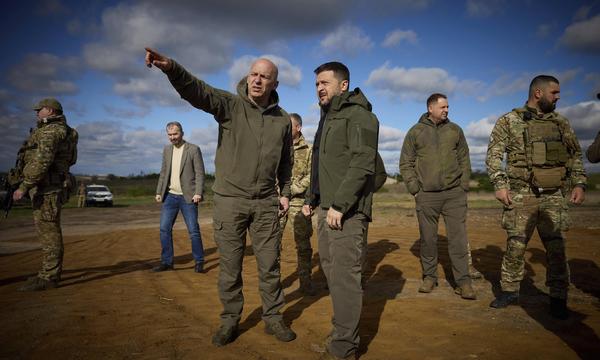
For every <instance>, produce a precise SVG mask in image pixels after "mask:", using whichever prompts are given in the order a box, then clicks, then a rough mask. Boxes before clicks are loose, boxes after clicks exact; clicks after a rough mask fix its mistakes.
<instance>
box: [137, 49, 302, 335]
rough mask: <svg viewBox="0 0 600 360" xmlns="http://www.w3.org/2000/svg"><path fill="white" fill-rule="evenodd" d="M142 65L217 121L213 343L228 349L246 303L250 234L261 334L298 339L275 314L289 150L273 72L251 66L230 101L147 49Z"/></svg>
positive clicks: (263, 65) (259, 64)
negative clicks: (216, 318) (217, 313)
mask: <svg viewBox="0 0 600 360" xmlns="http://www.w3.org/2000/svg"><path fill="white" fill-rule="evenodd" d="M146 65H147V66H152V65H154V66H156V67H158V68H159V69H161V70H162V71H163V72H164V73H165V74H166V75H167V76H168V78H169V81H170V82H171V84H172V85H173V87H174V88H175V90H177V92H178V93H179V95H181V97H182V98H183V99H185V100H186V101H188V102H189V103H190V104H191V105H192V106H194V107H196V108H198V109H201V110H203V111H206V112H208V113H210V114H212V115H214V117H215V120H216V121H217V122H218V123H219V142H218V145H217V153H216V156H215V183H214V185H213V191H214V193H215V195H214V200H213V201H214V210H213V225H214V239H215V242H216V243H217V247H218V248H219V267H220V272H219V285H218V290H219V297H220V299H221V303H222V304H223V308H224V309H223V312H222V313H221V327H220V328H219V330H218V331H217V332H216V333H215V334H214V336H213V339H212V342H213V344H214V345H215V346H223V345H226V344H228V343H230V342H232V341H233V340H235V338H236V336H237V333H238V323H239V321H240V316H241V314H242V307H243V304H244V297H243V294H242V260H243V258H244V249H245V246H246V232H248V231H249V232H250V237H251V239H252V247H253V250H254V254H255V255H256V262H257V264H258V273H259V291H260V295H261V299H262V305H263V313H262V318H263V320H264V321H265V332H266V333H267V334H270V335H275V337H276V338H277V339H278V340H280V341H292V340H294V339H295V338H296V334H295V333H294V332H293V331H292V330H291V329H289V328H288V327H287V326H286V325H285V324H284V323H283V319H282V316H281V313H280V309H281V308H282V307H283V305H284V303H285V301H284V296H283V290H282V286H281V274H280V264H279V252H280V241H281V239H280V237H279V222H278V218H279V215H280V211H281V212H282V213H283V212H286V211H287V210H288V207H289V198H290V177H291V173H292V166H293V148H292V136H291V134H292V131H291V124H290V120H289V115H288V114H287V113H286V112H285V111H284V110H283V109H282V108H281V107H279V105H278V101H279V97H278V95H277V92H276V91H275V89H276V88H277V85H278V81H277V73H278V70H277V66H275V64H273V63H272V62H271V61H269V60H267V59H258V60H257V61H255V62H254V63H253V64H252V66H251V68H250V71H249V73H248V76H247V77H246V78H244V79H242V80H241V81H240V82H239V84H238V86H237V95H234V94H232V93H230V92H227V91H224V90H220V89H216V88H213V87H212V86H210V85H208V84H207V83H205V82H204V81H202V80H199V79H197V78H196V77H194V76H193V75H192V74H190V73H189V72H187V71H186V70H185V69H184V68H183V67H182V66H181V65H179V64H178V63H176V62H175V61H174V60H172V59H170V58H168V57H165V56H163V55H161V54H159V53H157V52H156V51H154V50H152V49H149V48H146ZM276 179H277V182H276ZM276 183H277V184H278V186H279V192H280V194H281V197H280V198H279V199H278V194H277V189H276V187H275V186H276ZM280 209H281V210H280Z"/></svg>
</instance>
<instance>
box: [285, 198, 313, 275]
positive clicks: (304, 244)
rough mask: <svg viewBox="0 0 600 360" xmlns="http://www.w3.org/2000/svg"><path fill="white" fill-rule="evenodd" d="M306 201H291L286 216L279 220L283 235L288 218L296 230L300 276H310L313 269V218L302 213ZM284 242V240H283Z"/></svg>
mask: <svg viewBox="0 0 600 360" xmlns="http://www.w3.org/2000/svg"><path fill="white" fill-rule="evenodd" d="M303 204H304V202H303V201H302V202H299V203H295V202H293V200H292V202H291V203H290V208H289V210H288V212H287V214H285V215H284V216H282V217H281V219H280V220H279V225H280V228H281V235H282V236H283V231H284V230H285V224H286V223H287V221H288V219H289V220H290V223H291V224H290V225H291V226H292V231H293V232H294V242H295V243H296V252H297V256H298V268H297V271H298V277H305V276H310V274H311V271H312V253H313V250H312V247H311V245H310V237H311V236H312V233H313V228H312V221H311V220H312V218H307V217H306V216H304V214H302V206H303ZM282 243H283V242H282Z"/></svg>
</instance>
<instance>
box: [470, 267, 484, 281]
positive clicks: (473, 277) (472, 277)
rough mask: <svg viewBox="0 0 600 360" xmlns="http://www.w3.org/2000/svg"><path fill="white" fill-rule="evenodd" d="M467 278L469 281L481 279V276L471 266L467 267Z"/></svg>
mask: <svg viewBox="0 0 600 360" xmlns="http://www.w3.org/2000/svg"><path fill="white" fill-rule="evenodd" d="M469 277H470V278H471V279H481V278H483V274H482V273H481V272H479V270H477V269H475V267H474V266H473V265H469Z"/></svg>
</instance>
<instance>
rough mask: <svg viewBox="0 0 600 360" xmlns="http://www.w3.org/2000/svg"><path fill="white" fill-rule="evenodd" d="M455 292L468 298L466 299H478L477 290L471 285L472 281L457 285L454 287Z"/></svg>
mask: <svg viewBox="0 0 600 360" xmlns="http://www.w3.org/2000/svg"><path fill="white" fill-rule="evenodd" d="M454 292H455V293H456V294H458V295H460V297H461V298H463V299H466V300H475V299H477V295H476V294H475V290H473V287H472V286H471V284H470V283H464V284H462V285H460V286H457V287H456V288H455V289H454Z"/></svg>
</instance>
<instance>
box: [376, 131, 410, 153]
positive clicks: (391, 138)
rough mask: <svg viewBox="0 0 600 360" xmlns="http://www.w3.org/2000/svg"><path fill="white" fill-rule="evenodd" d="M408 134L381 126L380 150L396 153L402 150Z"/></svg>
mask: <svg viewBox="0 0 600 360" xmlns="http://www.w3.org/2000/svg"><path fill="white" fill-rule="evenodd" d="M405 135H406V133H405V132H404V131H402V130H400V129H396V128H394V127H390V126H385V125H381V126H380V127H379V150H382V151H396V152H398V153H399V152H400V150H402V142H403V141H404V136H405Z"/></svg>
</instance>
